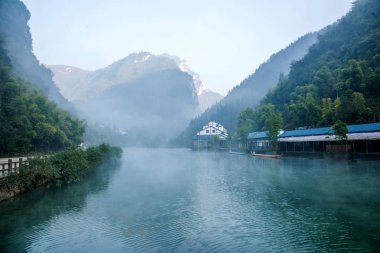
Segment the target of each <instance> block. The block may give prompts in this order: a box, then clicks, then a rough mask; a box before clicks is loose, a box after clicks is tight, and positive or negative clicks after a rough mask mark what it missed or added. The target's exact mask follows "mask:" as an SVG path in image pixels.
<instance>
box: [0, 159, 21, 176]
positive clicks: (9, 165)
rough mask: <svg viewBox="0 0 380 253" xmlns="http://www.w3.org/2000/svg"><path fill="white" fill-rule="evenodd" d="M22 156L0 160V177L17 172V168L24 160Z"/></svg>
mask: <svg viewBox="0 0 380 253" xmlns="http://www.w3.org/2000/svg"><path fill="white" fill-rule="evenodd" d="M24 161H25V160H23V159H22V158H19V159H17V160H13V159H8V161H4V162H1V161H0V178H2V177H6V176H9V175H10V174H12V173H17V172H18V168H19V167H20V166H21V164H22V163H23V162H24Z"/></svg>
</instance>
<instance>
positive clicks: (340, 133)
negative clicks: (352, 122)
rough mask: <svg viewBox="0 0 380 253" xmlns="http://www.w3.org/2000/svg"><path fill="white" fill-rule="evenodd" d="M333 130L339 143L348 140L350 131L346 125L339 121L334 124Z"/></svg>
mask: <svg viewBox="0 0 380 253" xmlns="http://www.w3.org/2000/svg"><path fill="white" fill-rule="evenodd" d="M332 128H333V130H334V134H335V136H336V138H337V140H338V141H339V142H344V141H346V140H347V133H348V129H347V124H346V123H344V122H342V121H340V120H338V121H336V122H335V123H334V125H333V126H332Z"/></svg>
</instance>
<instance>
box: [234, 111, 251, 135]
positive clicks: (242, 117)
mask: <svg viewBox="0 0 380 253" xmlns="http://www.w3.org/2000/svg"><path fill="white" fill-rule="evenodd" d="M253 124H254V113H253V110H252V109H251V108H247V109H245V110H244V111H242V112H240V114H239V116H238V123H237V135H238V137H239V139H240V140H241V141H246V140H247V137H248V134H249V133H250V132H252V131H253V129H254V126H253Z"/></svg>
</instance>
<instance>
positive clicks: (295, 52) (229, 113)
mask: <svg viewBox="0 0 380 253" xmlns="http://www.w3.org/2000/svg"><path fill="white" fill-rule="evenodd" d="M316 40H317V33H310V34H307V35H305V36H302V37H301V38H299V39H298V40H296V41H295V42H294V43H292V44H290V45H289V46H288V47H287V48H285V49H283V50H281V51H279V52H277V53H276V54H274V55H272V56H271V57H270V58H269V60H268V61H266V62H265V63H263V64H261V65H260V66H259V68H258V69H257V70H256V71H255V73H254V74H252V75H250V76H248V77H247V78H246V79H245V80H243V81H242V82H241V83H240V84H239V85H238V86H236V87H234V88H233V89H232V90H231V91H230V92H229V93H228V94H227V96H225V97H224V98H223V99H222V100H221V101H220V102H218V103H217V104H215V105H214V106H212V107H210V108H209V109H207V110H206V111H205V112H204V113H203V114H201V115H200V116H198V117H197V118H195V119H193V120H192V121H191V122H190V124H189V125H188V127H187V128H186V130H185V131H184V132H183V133H182V134H181V135H180V136H179V137H178V138H176V140H174V141H173V144H175V145H184V144H186V143H188V141H189V140H191V137H192V135H193V134H194V133H196V132H197V131H199V129H201V128H202V126H203V125H205V124H207V122H209V121H216V122H218V123H220V124H222V125H224V126H225V127H226V128H227V129H228V130H229V131H230V132H234V131H235V129H236V124H237V117H238V115H239V113H240V112H241V111H242V110H244V109H245V108H247V107H251V108H253V107H255V106H256V105H257V104H258V102H259V101H260V99H261V98H263V97H264V96H265V94H266V93H267V92H268V91H270V90H271V89H272V88H274V87H275V86H276V84H277V82H278V80H279V78H280V77H281V76H284V75H287V74H288V72H289V69H290V66H291V65H292V63H293V62H295V61H297V60H299V59H301V58H302V57H303V56H304V55H305V54H306V53H307V51H308V49H309V47H310V46H311V45H312V44H313V43H315V42H316Z"/></svg>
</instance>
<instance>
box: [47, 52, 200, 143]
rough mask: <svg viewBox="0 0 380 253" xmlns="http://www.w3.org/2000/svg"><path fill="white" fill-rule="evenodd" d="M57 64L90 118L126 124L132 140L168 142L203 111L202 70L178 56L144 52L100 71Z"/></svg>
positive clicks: (60, 78) (64, 87)
mask: <svg viewBox="0 0 380 253" xmlns="http://www.w3.org/2000/svg"><path fill="white" fill-rule="evenodd" d="M185 68H186V69H185ZM51 69H52V71H53V72H54V78H55V80H56V83H57V84H58V86H59V88H60V90H61V92H62V94H64V95H65V96H66V97H67V98H68V99H69V100H70V101H72V102H73V103H74V104H75V105H76V108H77V109H78V111H79V113H80V114H81V115H82V116H83V117H84V118H86V119H88V120H89V121H90V122H93V123H94V122H95V123H100V124H102V125H104V126H106V127H109V128H112V129H120V132H123V133H125V136H124V137H126V139H127V142H128V144H131V145H140V144H141V145H149V146H159V145H164V144H165V143H166V142H167V141H168V140H169V139H171V138H173V137H174V136H176V135H178V134H179V133H180V131H181V130H182V129H183V128H184V127H185V126H186V125H187V124H188V122H189V121H190V120H191V119H192V118H193V117H194V116H195V115H196V114H197V113H199V109H198V97H197V93H198V91H199V90H200V89H201V88H202V84H201V82H200V79H199V76H198V75H196V74H195V73H193V72H190V69H189V68H188V67H187V66H185V65H184V64H183V62H182V61H181V60H179V58H176V57H173V56H167V55H158V56H156V55H152V54H150V53H147V52H141V53H135V54H131V55H129V56H127V57H126V58H123V59H121V60H119V61H117V62H115V63H113V64H111V65H109V66H107V67H105V68H102V69H99V70H96V71H85V70H81V69H78V68H74V67H70V66H51ZM197 88H198V89H197Z"/></svg>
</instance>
